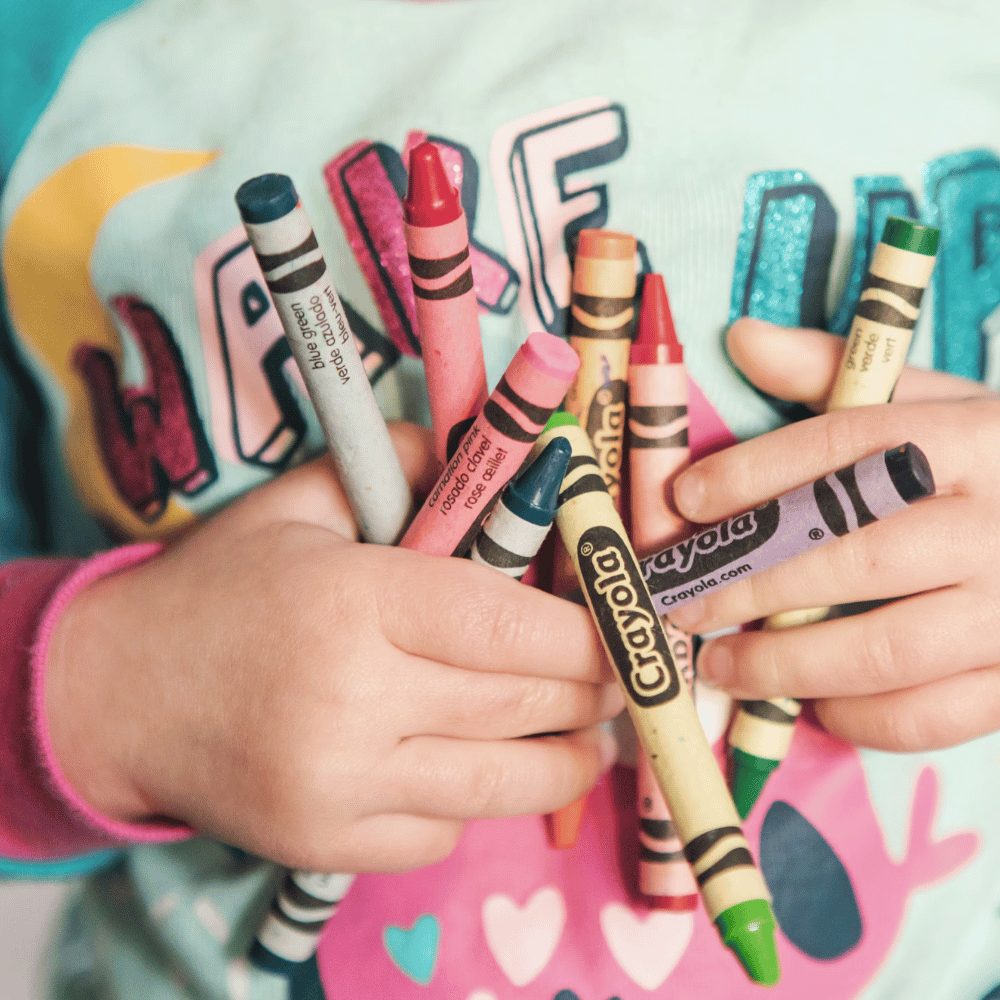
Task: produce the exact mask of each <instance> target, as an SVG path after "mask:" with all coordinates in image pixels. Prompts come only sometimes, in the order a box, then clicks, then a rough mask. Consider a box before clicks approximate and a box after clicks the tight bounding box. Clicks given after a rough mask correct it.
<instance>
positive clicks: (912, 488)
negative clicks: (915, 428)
mask: <svg viewBox="0 0 1000 1000" xmlns="http://www.w3.org/2000/svg"><path fill="white" fill-rule="evenodd" d="M885 467H886V469H887V470H888V472H889V478H890V479H891V480H892V483H893V485H894V486H895V487H896V489H897V490H898V491H899V495H900V496H901V497H902V498H903V499H904V500H905V501H906V502H907V503H913V502H914V501H916V500H923V499H924V497H929V496H932V495H933V493H934V473H933V472H931V464H930V462H928V461H927V456H926V455H925V454H924V453H923V452H922V451H921V450H920V449H919V448H918V447H917V446H916V445H915V444H912V443H907V444H901V445H900V446H899V447H898V448H890V449H889V450H888V451H887V452H886V453H885Z"/></svg>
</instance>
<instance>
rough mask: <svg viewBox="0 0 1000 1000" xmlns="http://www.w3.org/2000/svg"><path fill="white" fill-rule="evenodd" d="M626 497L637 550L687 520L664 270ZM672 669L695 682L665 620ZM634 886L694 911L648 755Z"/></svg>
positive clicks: (682, 407) (672, 535) (637, 393)
mask: <svg viewBox="0 0 1000 1000" xmlns="http://www.w3.org/2000/svg"><path fill="white" fill-rule="evenodd" d="M628 397H629V410H628V444H629V449H628V454H629V479H630V481H629V500H630V507H631V513H632V525H631V527H632V544H633V545H634V546H635V549H636V551H637V552H638V553H639V554H640V555H645V554H648V553H649V552H652V551H654V550H655V549H657V548H659V547H661V546H663V545H669V544H670V543H671V542H676V541H678V540H679V539H680V538H682V537H683V536H684V535H686V534H687V533H688V525H687V523H686V522H685V521H684V519H683V518H682V517H681V516H680V515H679V514H677V513H676V512H675V511H674V510H673V508H672V507H671V505H670V501H669V500H668V497H669V496H670V494H671V492H672V489H673V481H674V479H675V477H676V476H677V475H678V473H680V472H681V471H682V470H683V469H684V468H685V467H686V466H687V465H688V464H689V463H690V460H691V452H690V450H689V448H688V377H687V367H686V366H685V364H684V350H683V348H682V347H681V345H680V343H679V341H678V340H677V333H676V331H675V329H674V321H673V317H672V316H671V313H670V301H669V299H668V298H667V289H666V286H665V285H664V283H663V277H662V275H659V274H647V275H646V277H645V278H644V279H643V283H642V304H641V306H640V310H639V324H638V329H637V332H636V338H635V343H634V344H633V345H632V350H631V355H630V359H629V369H628ZM663 626H664V632H665V633H666V636H667V641H668V642H669V644H670V651H671V653H672V654H673V657H674V662H675V663H676V664H677V669H678V670H679V671H680V673H681V676H682V677H683V678H684V680H685V682H686V683H687V685H688V687H689V688H690V687H691V686H692V684H693V683H694V656H693V649H692V641H693V640H692V637H691V636H690V635H688V634H687V633H686V632H683V631H681V630H680V629H679V628H676V627H675V626H673V625H671V624H670V623H669V622H668V621H664V622H663ZM636 799H637V809H638V818H639V891H640V892H641V893H642V894H643V895H644V896H649V897H651V898H652V899H653V900H655V902H656V905H657V906H658V907H660V908H661V909H666V910H692V909H694V908H695V906H697V903H698V885H697V883H696V882H695V880H694V876H693V875H692V874H691V867H690V865H688V863H687V860H686V859H685V857H684V850H683V845H682V844H681V842H680V838H679V837H678V836H677V831H676V829H675V828H674V823H673V820H672V819H671V817H670V810H669V809H668V808H667V803H666V801H665V800H664V798H663V793H662V792H661V791H660V788H659V785H657V783H656V775H655V773H654V771H653V766H652V764H651V763H650V761H649V758H648V757H647V756H646V754H645V753H643V752H642V751H641V750H640V751H639V756H638V760H637V762H636Z"/></svg>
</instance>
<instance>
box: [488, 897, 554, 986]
mask: <svg viewBox="0 0 1000 1000" xmlns="http://www.w3.org/2000/svg"><path fill="white" fill-rule="evenodd" d="M565 923H566V904H565V903H564V902H563V898H562V894H561V893H560V892H559V890H558V889H555V888H553V887H552V886H547V887H546V888H544V889H539V890H538V892H536V893H535V894H534V895H533V896H532V897H531V899H529V900H528V902H527V903H525V904H524V906H518V905H517V903H515V902H514V900H512V899H511V898H510V897H508V896H501V895H499V894H497V895H494V896H488V897H487V898H486V899H484V900H483V930H484V931H485V932H486V943H487V944H488V945H489V946H490V952H491V953H492V955H493V957H494V958H495V959H496V961H497V965H499V966H500V968H501V969H503V971H504V974H505V975H506V976H507V978H508V979H509V980H510V981H511V982H512V983H513V984H514V985H515V986H525V985H527V984H528V983H530V982H531V980H532V979H534V978H535V976H537V975H538V974H539V973H540V972H541V971H542V969H544V968H545V966H546V965H548V964H549V959H550V958H552V954H553V952H555V950H556V946H557V945H558V944H559V938H560V937H561V936H562V931H563V926H564V925H565Z"/></svg>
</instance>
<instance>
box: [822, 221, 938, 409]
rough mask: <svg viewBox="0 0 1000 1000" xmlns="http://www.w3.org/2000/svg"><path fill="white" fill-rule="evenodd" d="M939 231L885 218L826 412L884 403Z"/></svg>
mask: <svg viewBox="0 0 1000 1000" xmlns="http://www.w3.org/2000/svg"><path fill="white" fill-rule="evenodd" d="M940 237H941V233H940V231H939V230H938V229H935V228H934V226H925V225H922V224H921V223H919V222H916V221H915V220H913V219H902V218H899V217H898V216H890V217H889V219H887V220H886V224H885V229H884V230H883V232H882V240H881V242H880V243H879V244H878V246H876V247H875V253H874V254H873V256H872V262H871V266H870V268H869V269H868V276H867V277H866V278H865V283H864V286H863V288H862V289H861V299H860V301H859V302H858V308H857V311H856V312H855V314H854V322H853V323H852V324H851V332H850V334H849V335H848V338H847V344H846V345H845V347H844V356H843V358H842V360H841V363H840V370H839V371H838V373H837V378H836V381H835V382H834V384H833V389H832V390H831V392H830V398H829V399H828V400H827V404H826V410H827V412H828V413H829V412H832V411H833V410H844V409H848V408H850V407H855V406H868V405H871V404H877V403H887V402H888V401H889V399H890V397H891V396H892V391H893V389H894V388H895V387H896V382H897V380H898V379H899V376H900V374H901V373H902V371H903V365H904V364H905V363H906V352H907V351H908V350H909V348H910V340H911V339H912V337H913V329H914V327H915V326H916V325H917V318H918V317H919V315H920V302H921V300H922V298H923V295H924V290H925V289H926V288H927V286H928V284H929V283H930V280H931V273H932V272H933V270H934V262H935V260H936V255H937V248H938V242H939V240H940Z"/></svg>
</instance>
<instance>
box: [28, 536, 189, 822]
mask: <svg viewBox="0 0 1000 1000" xmlns="http://www.w3.org/2000/svg"><path fill="white" fill-rule="evenodd" d="M158 550H159V547H158V546H156V545H134V546H129V547H126V548H122V549H116V550H114V551H112V552H108V553H104V554H102V555H100V556H97V557H95V558H94V559H92V560H90V561H89V562H87V563H84V564H83V565H82V566H81V567H80V569H78V570H77V572H76V573H74V574H73V575H72V576H71V577H70V578H68V579H67V580H66V581H65V582H64V584H63V586H62V587H61V588H60V589H59V591H58V592H57V594H56V595H55V597H54V599H53V601H52V602H51V603H50V605H49V607H48V609H47V610H46V612H45V615H44V618H43V621H42V624H41V627H40V629H39V633H38V640H37V643H36V645H35V648H34V650H33V663H32V669H33V672H34V677H33V684H34V691H33V695H34V710H35V720H34V725H35V732H36V736H37V739H38V743H39V748H40V752H41V756H42V760H43V763H44V765H45V767H46V770H47V771H48V774H49V777H50V778H51V780H52V783H53V785H54V786H55V789H56V791H57V792H58V794H59V795H60V796H61V797H62V798H63V799H64V800H65V801H66V803H67V804H68V805H69V806H70V808H71V809H72V810H73V811H74V812H76V813H77V814H79V815H81V816H82V817H83V818H84V819H85V820H87V821H88V822H89V823H90V824H91V825H93V826H95V827H97V828H98V829H100V830H102V831H103V832H105V833H107V834H109V835H110V836H113V837H117V838H120V839H128V840H134V839H147V837H149V836H150V835H151V834H152V835H154V836H157V839H162V838H163V837H164V836H167V837H169V836H170V835H171V833H172V832H174V831H173V828H159V829H156V830H155V831H154V829H153V828H150V827H148V826H140V824H147V823H148V821H150V820H151V819H153V818H154V811H153V810H152V809H151V808H150V807H149V805H148V803H147V802H146V801H145V800H144V798H143V796H142V793H141V791H140V789H139V788H138V786H137V785H136V783H135V782H134V781H133V779H132V777H131V774H130V768H129V763H130V761H131V759H132V757H133V752H134V747H135V739H136V735H137V733H140V732H141V727H142V724H143V720H141V719H136V718H134V717H130V715H131V713H129V712H128V711H127V708H126V707H125V704H126V703H125V701H124V699H122V698H120V697H118V693H119V691H121V690H122V688H123V681H124V680H125V678H123V677H122V676H120V673H121V669H122V667H123V666H125V664H126V663H127V661H123V658H122V657H121V656H120V654H119V651H120V650H121V649H122V645H123V644H124V643H126V642H128V639H129V637H128V631H129V620H130V618H129V615H128V614H127V611H126V608H125V606H124V604H123V595H124V593H125V589H126V588H125V587H123V582H124V580H125V576H126V575H127V574H128V572H129V570H131V569H133V568H134V567H135V566H137V565H138V564H139V563H141V562H144V561H145V560H147V559H149V558H151V557H152V556H153V555H155V554H156V552H157V551H158ZM151 613H155V610H153V609H151ZM177 832H179V831H177Z"/></svg>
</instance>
